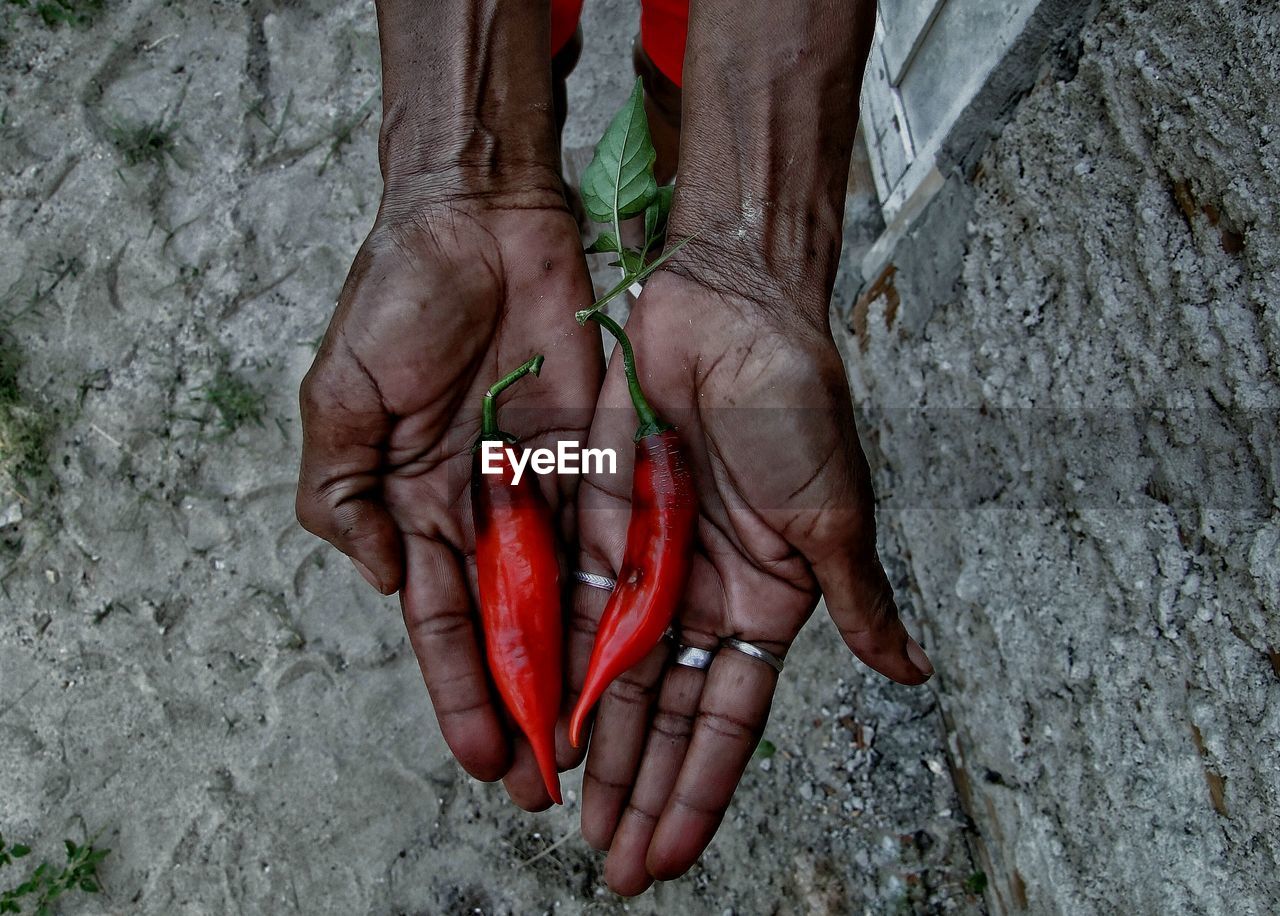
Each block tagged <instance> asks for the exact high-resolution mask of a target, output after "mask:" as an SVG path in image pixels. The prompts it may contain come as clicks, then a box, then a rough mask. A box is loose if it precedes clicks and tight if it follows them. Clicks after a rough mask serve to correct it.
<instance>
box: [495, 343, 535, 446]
mask: <svg viewBox="0 0 1280 916" xmlns="http://www.w3.org/2000/svg"><path fill="white" fill-rule="evenodd" d="M542 362H543V356H542V354H541V353H539V354H538V355H537V356H535V357H534V358H533V359H531V360H529V361H528V362H527V363H525V364H523V365H521V366H518V367H516V368H515V369H513V370H511V372H509V373H507V374H506V375H504V376H503V377H502V378H500V379H498V380H497V381H496V382H494V383H493V384H492V385H490V386H489V390H488V391H486V392H485V393H484V413H483V415H482V419H481V421H480V438H481V439H482V440H483V439H501V438H503V436H502V431H501V430H500V429H498V404H497V398H498V395H500V394H502V392H503V391H505V390H506V389H507V388H509V387H511V386H512V385H514V384H515V383H516V382H518V381H520V379H522V378H524V377H525V376H526V375H528V374H530V373H533V374H534V375H537V374H538V373H539V372H541V371H542Z"/></svg>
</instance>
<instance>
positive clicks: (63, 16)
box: [6, 0, 103, 28]
mask: <svg viewBox="0 0 1280 916" xmlns="http://www.w3.org/2000/svg"><path fill="white" fill-rule="evenodd" d="M6 2H7V3H8V4H9V5H10V6H20V7H22V8H23V9H29V10H31V11H32V12H34V13H35V14H36V15H37V16H39V17H40V18H41V19H43V20H44V24H45V25H47V26H49V28H53V27H55V26H59V25H87V24H88V23H90V22H92V21H93V17H94V16H96V15H97V14H98V13H99V12H101V11H102V6H103V0H34V2H33V0H6Z"/></svg>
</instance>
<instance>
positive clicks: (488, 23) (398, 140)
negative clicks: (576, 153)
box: [378, 0, 564, 207]
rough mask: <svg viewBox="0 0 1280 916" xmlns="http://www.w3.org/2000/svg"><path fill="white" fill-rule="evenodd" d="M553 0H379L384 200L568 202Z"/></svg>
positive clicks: (380, 141)
mask: <svg viewBox="0 0 1280 916" xmlns="http://www.w3.org/2000/svg"><path fill="white" fill-rule="evenodd" d="M549 17H550V13H549V5H548V3H547V2H545V0H544V2H526V0H476V2H474V3H471V2H457V0H455V2H443V3H434V4H431V5H430V7H429V9H427V10H424V9H423V5H422V4H421V3H419V2H413V0H379V2H378V32H379V41H380V44H381V48H382V61H383V118H382V126H381V129H380V131H379V136H378V158H379V164H380V166H381V169H382V175H383V180H384V183H385V185H386V191H385V194H384V198H389V199H392V200H399V199H410V200H426V201H456V200H463V199H465V200H477V199H484V200H490V201H491V200H493V199H495V198H500V199H510V200H511V202H512V203H513V204H514V205H523V206H537V205H539V204H545V205H548V206H561V207H563V206H564V202H563V188H562V187H561V182H560V177H559V175H560V169H559V162H558V152H557V144H556V138H555V128H554V124H553V117H552V107H551V57H550V51H549V41H550V38H549V34H548V30H549Z"/></svg>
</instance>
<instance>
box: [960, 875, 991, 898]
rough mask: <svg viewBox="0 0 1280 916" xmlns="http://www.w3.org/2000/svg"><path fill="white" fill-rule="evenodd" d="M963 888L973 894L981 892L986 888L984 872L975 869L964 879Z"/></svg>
mask: <svg viewBox="0 0 1280 916" xmlns="http://www.w3.org/2000/svg"><path fill="white" fill-rule="evenodd" d="M964 889H965V890H966V891H968V892H969V893H971V894H973V895H975V896H976V895H978V894H981V893H982V892H983V891H985V890H986V889H987V874H986V872H981V871H975V872H974V873H973V874H971V875H970V876H969V877H967V878H965V879H964Z"/></svg>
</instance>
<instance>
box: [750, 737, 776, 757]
mask: <svg viewBox="0 0 1280 916" xmlns="http://www.w3.org/2000/svg"><path fill="white" fill-rule="evenodd" d="M776 753H778V746H777V745H776V744H774V743H773V742H772V741H770V740H769V739H768V738H761V739H760V743H759V744H758V745H756V753H755V756H757V757H759V758H760V759H761V760H768V759H769V758H770V757H772V756H773V755H774V754H776Z"/></svg>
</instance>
